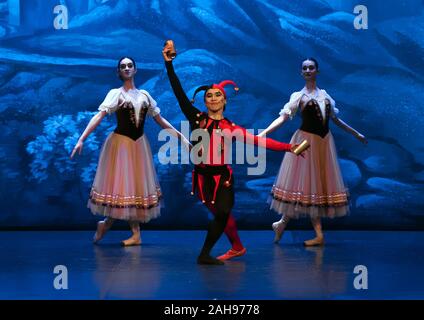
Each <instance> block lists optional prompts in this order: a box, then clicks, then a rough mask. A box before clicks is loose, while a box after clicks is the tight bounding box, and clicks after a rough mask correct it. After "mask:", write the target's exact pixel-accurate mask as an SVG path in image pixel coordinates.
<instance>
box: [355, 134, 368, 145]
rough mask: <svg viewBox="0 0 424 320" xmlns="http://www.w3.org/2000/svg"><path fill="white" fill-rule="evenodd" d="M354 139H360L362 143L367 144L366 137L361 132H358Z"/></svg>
mask: <svg viewBox="0 0 424 320" xmlns="http://www.w3.org/2000/svg"><path fill="white" fill-rule="evenodd" d="M356 139H358V140H359V141H361V142H362V143H363V144H368V140H367V138H365V136H364V135H363V134H359V135H358V136H357V137H356Z"/></svg>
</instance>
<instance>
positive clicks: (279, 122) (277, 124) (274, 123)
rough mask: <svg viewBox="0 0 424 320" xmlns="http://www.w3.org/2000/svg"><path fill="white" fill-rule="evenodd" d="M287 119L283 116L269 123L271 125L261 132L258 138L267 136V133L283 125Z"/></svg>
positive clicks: (286, 116) (285, 115)
mask: <svg viewBox="0 0 424 320" xmlns="http://www.w3.org/2000/svg"><path fill="white" fill-rule="evenodd" d="M288 118H289V116H288V115H287V114H283V115H281V116H279V117H278V118H277V119H275V120H274V121H272V122H271V124H270V125H269V126H268V128H266V129H265V130H264V131H262V132H261V133H260V134H259V135H258V136H259V137H263V136H265V135H267V134H268V133H271V132H273V131H275V130H276V129H278V128H279V127H281V126H282V125H283V123H284V122H285V121H286V120H287V119H288Z"/></svg>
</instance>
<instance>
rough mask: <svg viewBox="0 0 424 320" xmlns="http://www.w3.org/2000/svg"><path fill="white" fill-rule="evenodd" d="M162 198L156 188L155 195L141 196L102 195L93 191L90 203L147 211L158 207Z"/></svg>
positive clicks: (159, 190) (158, 189)
mask: <svg viewBox="0 0 424 320" xmlns="http://www.w3.org/2000/svg"><path fill="white" fill-rule="evenodd" d="M161 197H162V192H161V189H160V188H159V187H158V188H156V194H152V195H148V196H147V197H142V196H121V195H116V194H102V193H99V192H97V191H96V190H94V189H91V192H90V201H91V202H93V203H95V204H97V205H102V206H107V207H113V208H137V209H148V208H152V207H156V206H157V205H159V200H160V198H161Z"/></svg>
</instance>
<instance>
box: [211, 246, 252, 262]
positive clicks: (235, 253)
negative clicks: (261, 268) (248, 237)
mask: <svg viewBox="0 0 424 320" xmlns="http://www.w3.org/2000/svg"><path fill="white" fill-rule="evenodd" d="M246 251H247V250H246V248H243V249H241V250H240V251H237V250H234V249H232V248H231V249H230V250H228V251H227V252H226V253H224V254H223V255H221V256H219V257H217V259H218V260H221V261H225V260H230V259H232V258H236V257H241V256H243V255H245V254H246Z"/></svg>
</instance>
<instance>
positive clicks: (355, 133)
mask: <svg viewBox="0 0 424 320" xmlns="http://www.w3.org/2000/svg"><path fill="white" fill-rule="evenodd" d="M331 119H332V120H333V122H334V123H335V124H336V125H337V126H338V127H340V128H342V129H343V130H344V131H346V132H348V133H350V134H351V135H353V136H354V137H355V138H356V139H358V140H359V141H361V142H362V143H364V144H367V143H368V141H367V139H366V138H365V136H364V135H363V134H361V133H359V132H358V131H356V130H355V129H354V128H352V127H350V126H349V125H348V124H347V123H346V122H344V121H343V120H342V119H340V118H339V117H337V115H336V114H335V113H334V112H333V114H332V115H331Z"/></svg>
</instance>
